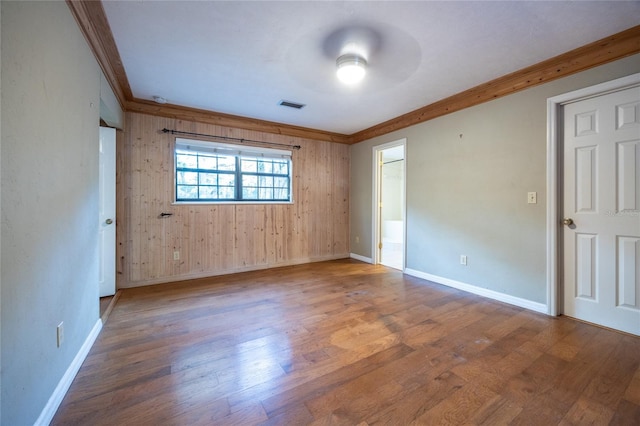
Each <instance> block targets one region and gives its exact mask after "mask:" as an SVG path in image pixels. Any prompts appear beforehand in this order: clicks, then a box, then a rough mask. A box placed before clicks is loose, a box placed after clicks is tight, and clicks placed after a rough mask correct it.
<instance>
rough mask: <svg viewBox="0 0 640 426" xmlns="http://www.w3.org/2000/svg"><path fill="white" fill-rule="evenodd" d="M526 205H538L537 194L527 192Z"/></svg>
mask: <svg viewBox="0 0 640 426" xmlns="http://www.w3.org/2000/svg"><path fill="white" fill-rule="evenodd" d="M527 203H529V204H537V203H538V193H537V192H527Z"/></svg>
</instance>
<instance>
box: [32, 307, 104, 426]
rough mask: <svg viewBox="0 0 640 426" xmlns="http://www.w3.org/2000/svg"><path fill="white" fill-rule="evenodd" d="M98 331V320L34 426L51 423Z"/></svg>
mask: <svg viewBox="0 0 640 426" xmlns="http://www.w3.org/2000/svg"><path fill="white" fill-rule="evenodd" d="M100 330H102V320H101V319H100V318H98V321H96V324H95V325H94V326H93V329H91V332H90V333H89V335H88V336H87V338H86V339H85V341H84V343H83V344H82V347H81V348H80V350H79V351H78V353H77V354H76V356H75V358H74V359H73V361H72V362H71V365H69V368H67V371H66V372H65V373H64V376H62V379H60V382H58V386H56V389H55V390H54V391H53V394H51V397H50V398H49V401H48V402H47V405H45V407H44V409H43V410H42V412H41V413H40V417H38V420H36V422H35V423H34V425H35V426H40V425H42V426H46V425H48V424H49V423H51V420H53V416H54V415H55V414H56V411H58V407H60V404H61V403H62V400H63V399H64V396H65V395H66V394H67V391H68V390H69V387H70V386H71V383H72V382H73V379H74V378H75V377H76V374H78V371H79V370H80V367H81V366H82V363H83V362H84V360H85V358H86V357H87V355H88V354H89V350H91V347H92V346H93V344H94V342H95V341H96V339H97V338H98V335H99V334H100Z"/></svg>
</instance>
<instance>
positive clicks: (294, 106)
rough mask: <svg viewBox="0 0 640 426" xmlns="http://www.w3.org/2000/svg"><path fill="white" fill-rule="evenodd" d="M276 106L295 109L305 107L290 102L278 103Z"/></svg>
mask: <svg viewBox="0 0 640 426" xmlns="http://www.w3.org/2000/svg"><path fill="white" fill-rule="evenodd" d="M278 105H280V106H284V107H289V108H295V109H302V108H304V107H305V106H306V105H305V104H299V103H298V102H291V101H280V103H278Z"/></svg>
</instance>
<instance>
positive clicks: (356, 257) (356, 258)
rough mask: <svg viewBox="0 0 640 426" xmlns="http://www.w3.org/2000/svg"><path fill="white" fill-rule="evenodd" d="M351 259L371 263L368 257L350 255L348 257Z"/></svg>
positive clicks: (371, 260)
mask: <svg viewBox="0 0 640 426" xmlns="http://www.w3.org/2000/svg"><path fill="white" fill-rule="evenodd" d="M349 256H350V257H351V258H352V259H355V260H359V261H360V262H366V263H373V259H371V258H370V257H364V256H360V255H359V254H355V253H351V254H350V255H349Z"/></svg>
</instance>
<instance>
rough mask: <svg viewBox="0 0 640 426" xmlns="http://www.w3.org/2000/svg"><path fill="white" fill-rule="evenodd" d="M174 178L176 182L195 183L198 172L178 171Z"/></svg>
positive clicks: (196, 182)
mask: <svg viewBox="0 0 640 426" xmlns="http://www.w3.org/2000/svg"><path fill="white" fill-rule="evenodd" d="M176 179H177V181H178V184H188V185H197V184H198V173H196V172H178V173H177V176H176Z"/></svg>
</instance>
